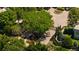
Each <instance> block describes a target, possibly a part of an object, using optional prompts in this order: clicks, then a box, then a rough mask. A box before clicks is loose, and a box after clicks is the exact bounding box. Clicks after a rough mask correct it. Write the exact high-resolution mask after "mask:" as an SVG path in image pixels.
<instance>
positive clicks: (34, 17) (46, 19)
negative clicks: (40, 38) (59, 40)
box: [22, 11, 53, 34]
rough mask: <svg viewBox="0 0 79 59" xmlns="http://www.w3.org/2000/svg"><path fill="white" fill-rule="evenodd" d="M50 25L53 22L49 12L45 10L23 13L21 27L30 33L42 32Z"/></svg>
mask: <svg viewBox="0 0 79 59" xmlns="http://www.w3.org/2000/svg"><path fill="white" fill-rule="evenodd" d="M51 25H53V24H52V21H51V16H50V14H49V13H47V12H45V11H37V12H36V11H30V12H27V13H25V16H24V22H23V24H22V27H23V28H24V29H25V30H26V31H29V32H31V33H39V34H41V33H42V34H43V33H44V32H45V31H47V30H48V29H49V28H50V27H51Z"/></svg>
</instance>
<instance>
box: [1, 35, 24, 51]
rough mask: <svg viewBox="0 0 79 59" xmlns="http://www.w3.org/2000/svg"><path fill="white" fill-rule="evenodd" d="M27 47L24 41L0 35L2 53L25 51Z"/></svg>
mask: <svg viewBox="0 0 79 59" xmlns="http://www.w3.org/2000/svg"><path fill="white" fill-rule="evenodd" d="M24 47H25V44H24V41H23V40H22V39H21V40H18V39H17V38H13V37H8V36H6V35H1V34H0V50H2V51H20V50H21V51H23V50H24Z"/></svg>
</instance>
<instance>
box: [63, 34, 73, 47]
mask: <svg viewBox="0 0 79 59" xmlns="http://www.w3.org/2000/svg"><path fill="white" fill-rule="evenodd" d="M62 46H63V47H65V48H72V46H73V41H72V38H71V37H70V36H69V35H66V37H65V38H64V40H63V43H62Z"/></svg>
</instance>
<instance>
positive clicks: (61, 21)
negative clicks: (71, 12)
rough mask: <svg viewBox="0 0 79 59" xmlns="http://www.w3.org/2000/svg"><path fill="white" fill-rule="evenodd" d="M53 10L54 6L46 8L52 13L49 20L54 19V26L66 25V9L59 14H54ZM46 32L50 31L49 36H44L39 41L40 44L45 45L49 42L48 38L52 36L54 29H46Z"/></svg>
mask: <svg viewBox="0 0 79 59" xmlns="http://www.w3.org/2000/svg"><path fill="white" fill-rule="evenodd" d="M54 11H55V9H54V8H50V9H49V10H48V12H49V13H50V15H52V18H51V20H53V21H54V27H58V26H60V25H61V27H63V26H67V20H68V11H63V12H62V13H60V14H55V13H54ZM48 32H49V33H50V36H49V37H46V39H45V40H43V41H41V43H42V44H45V45H47V44H48V43H49V41H50V39H51V38H52V36H53V35H54V34H55V30H52V29H50V30H48Z"/></svg>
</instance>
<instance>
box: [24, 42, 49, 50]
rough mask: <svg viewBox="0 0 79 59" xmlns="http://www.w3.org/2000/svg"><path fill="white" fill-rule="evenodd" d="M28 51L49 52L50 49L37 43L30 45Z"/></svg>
mask: <svg viewBox="0 0 79 59" xmlns="http://www.w3.org/2000/svg"><path fill="white" fill-rule="evenodd" d="M25 50H26V51H47V50H48V48H47V46H45V45H42V44H40V43H37V44H36V45H30V46H29V47H27V48H25Z"/></svg>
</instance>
